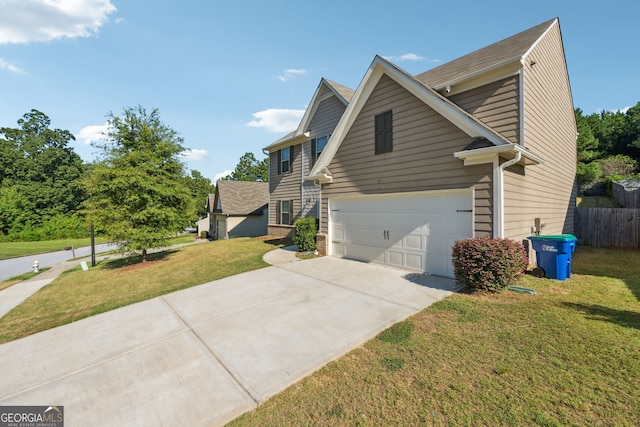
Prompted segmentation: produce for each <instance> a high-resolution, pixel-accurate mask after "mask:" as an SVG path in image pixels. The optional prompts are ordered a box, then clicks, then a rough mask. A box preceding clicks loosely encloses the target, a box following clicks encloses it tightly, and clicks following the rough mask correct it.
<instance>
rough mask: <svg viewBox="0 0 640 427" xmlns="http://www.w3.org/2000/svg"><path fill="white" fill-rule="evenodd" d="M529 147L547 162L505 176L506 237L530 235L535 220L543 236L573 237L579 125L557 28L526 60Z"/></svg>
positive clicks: (526, 120) (526, 131)
mask: <svg viewBox="0 0 640 427" xmlns="http://www.w3.org/2000/svg"><path fill="white" fill-rule="evenodd" d="M523 74H524V84H525V86H524V88H525V93H524V122H525V124H524V141H525V148H527V149H529V150H531V151H533V152H535V153H537V154H539V155H540V156H542V158H544V160H545V162H544V163H543V164H541V165H537V166H533V167H527V168H526V169H524V170H523V169H522V168H519V169H514V168H509V169H508V170H507V171H505V202H504V204H505V237H509V238H512V239H516V240H522V239H524V238H526V237H527V236H530V235H531V232H532V230H531V227H533V226H534V220H535V218H540V219H541V221H542V222H543V223H545V224H546V227H545V228H543V229H542V230H541V234H560V233H573V219H574V209H575V195H576V193H575V188H576V187H575V174H576V124H575V116H574V108H573V102H572V98H571V90H570V87H569V77H568V74H567V68H566V64H565V62H564V50H563V47H562V39H561V35H560V30H559V27H558V25H557V24H556V25H554V26H553V27H552V28H551V29H550V31H549V32H548V33H547V35H546V36H545V37H544V38H543V39H541V40H540V42H539V43H538V44H537V45H536V46H535V47H534V49H533V50H532V51H531V53H530V55H528V56H527V57H526V60H525V65H524V70H523Z"/></svg>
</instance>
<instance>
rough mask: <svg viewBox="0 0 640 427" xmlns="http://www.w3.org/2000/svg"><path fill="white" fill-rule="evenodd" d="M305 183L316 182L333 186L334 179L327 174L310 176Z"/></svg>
mask: <svg viewBox="0 0 640 427" xmlns="http://www.w3.org/2000/svg"><path fill="white" fill-rule="evenodd" d="M305 181H316V182H319V183H320V184H331V182H333V177H332V176H331V175H327V174H326V173H321V174H315V175H309V176H308V177H306V178H305Z"/></svg>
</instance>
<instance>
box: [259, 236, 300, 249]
mask: <svg viewBox="0 0 640 427" xmlns="http://www.w3.org/2000/svg"><path fill="white" fill-rule="evenodd" d="M264 242H265V243H268V244H270V245H273V246H277V247H282V246H291V245H293V241H292V240H291V239H290V238H288V237H283V238H267V239H265V240H264Z"/></svg>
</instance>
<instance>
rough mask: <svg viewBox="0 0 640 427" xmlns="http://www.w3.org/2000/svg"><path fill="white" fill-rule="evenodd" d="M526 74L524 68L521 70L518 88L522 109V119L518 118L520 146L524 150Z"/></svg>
mask: <svg viewBox="0 0 640 427" xmlns="http://www.w3.org/2000/svg"><path fill="white" fill-rule="evenodd" d="M524 74H525V70H524V67H522V68H521V69H520V72H519V76H520V77H519V82H518V86H519V87H518V92H519V93H518V98H519V100H518V103H519V104H520V105H519V107H520V114H519V116H520V117H518V120H519V121H520V146H521V147H523V148H524V147H525V144H524V127H525V125H524V86H525V85H524V78H525V75H524Z"/></svg>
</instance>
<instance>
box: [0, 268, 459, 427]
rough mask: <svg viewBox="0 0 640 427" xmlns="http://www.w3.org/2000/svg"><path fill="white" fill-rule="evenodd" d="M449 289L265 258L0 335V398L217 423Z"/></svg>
mask: <svg viewBox="0 0 640 427" xmlns="http://www.w3.org/2000/svg"><path fill="white" fill-rule="evenodd" d="M456 289H457V288H456V287H455V284H454V282H453V281H452V280H449V279H443V278H438V277H433V276H428V275H423V274H417V273H410V272H407V271H403V270H397V269H393V268H388V267H383V266H378V265H373V264H365V263H360V262H356V261H348V260H342V259H337V258H332V257H323V258H316V259H312V260H307V261H301V262H293V263H288V264H282V265H277V266H271V267H268V268H264V269H261V270H257V271H252V272H249V273H244V274H240V275H237V276H233V277H229V278H226V279H222V280H217V281H214V282H210V283H207V284H204V285H200V286H197V287H193V288H190V289H186V290H183V291H179V292H176V293H173V294H169V295H165V296H162V297H158V298H154V299H152V300H149V301H145V302H141V303H138V304H134V305H130V306H127V307H123V308H120V309H116V310H113V311H110V312H107V313H103V314H100V315H97V316H94V317H91V318H87V319H84V320H81V321H78V322H74V323H71V324H69V325H65V326H61V327H58V328H55V329H52V330H49V331H44V332H41V333H39V334H35V335H32V336H29V337H26V338H23V339H20V340H17V341H13V342H9V343H7V344H3V345H0V361H1V362H0V406H5V405H60V406H64V413H65V422H66V424H65V425H68V426H80V425H92V426H100V425H104V426H114V425H123V426H124V425H140V426H158V425H203V426H205V425H206V426H212V425H223V424H225V423H226V422H229V421H230V420H232V419H233V418H235V417H237V416H239V415H240V414H242V413H244V412H246V411H249V410H251V409H253V408H255V407H256V406H257V405H258V404H259V403H261V402H263V401H265V400H266V399H268V398H269V397H271V396H273V395H275V394H277V393H278V392H280V391H282V390H283V389H285V388H286V387H288V386H289V385H291V384H293V383H295V382H296V381H298V380H300V379H301V378H303V377H305V376H307V375H309V374H310V373H312V372H314V371H315V370H317V369H319V368H321V367H322V366H324V365H325V364H326V363H328V362H330V361H331V360H334V359H336V358H338V357H340V356H341V355H343V354H345V353H347V352H349V351H350V350H352V349H354V348H356V347H358V346H360V345H361V344H363V343H364V342H366V341H367V340H369V339H371V338H372V337H374V336H375V335H376V334H378V333H379V332H380V331H382V330H384V329H385V328H387V327H389V326H390V325H392V324H394V323H396V322H398V321H400V320H403V319H405V318H406V317H408V316H410V315H412V314H414V313H416V312H418V311H420V310H422V309H423V308H425V307H427V306H428V305H430V304H432V303H433V302H435V301H437V300H439V299H441V298H443V297H445V296H447V295H449V294H451V293H452V292H453V291H455V290H456Z"/></svg>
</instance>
